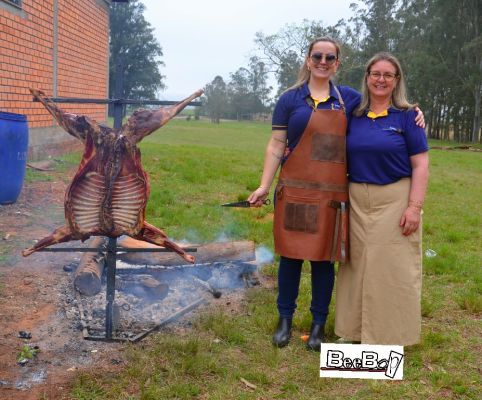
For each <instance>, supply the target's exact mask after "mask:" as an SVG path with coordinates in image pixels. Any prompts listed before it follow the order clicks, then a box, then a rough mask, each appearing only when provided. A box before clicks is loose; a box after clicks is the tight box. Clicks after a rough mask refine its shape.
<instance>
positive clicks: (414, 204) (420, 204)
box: [408, 200, 423, 210]
mask: <svg viewBox="0 0 482 400" xmlns="http://www.w3.org/2000/svg"><path fill="white" fill-rule="evenodd" d="M408 206H409V207H415V208H419V209H420V210H421V209H422V207H423V202H421V201H417V200H409V201H408Z"/></svg>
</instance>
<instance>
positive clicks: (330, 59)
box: [310, 53, 338, 65]
mask: <svg viewBox="0 0 482 400" xmlns="http://www.w3.org/2000/svg"><path fill="white" fill-rule="evenodd" d="M323 56H324V57H325V63H327V64H328V65H333V64H334V63H335V61H336V60H337V59H338V58H337V57H336V54H333V53H327V54H324V53H313V54H312V55H311V56H310V58H311V61H313V62H314V63H315V64H319V63H320V62H321V61H322V60H323Z"/></svg>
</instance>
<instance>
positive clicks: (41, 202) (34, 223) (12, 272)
mask: <svg viewBox="0 0 482 400" xmlns="http://www.w3.org/2000/svg"><path fill="white" fill-rule="evenodd" d="M72 175H73V170H71V171H69V172H67V173H60V172H49V173H48V176H49V177H51V178H53V180H50V181H36V182H32V183H25V185H24V187H23V189H22V193H21V195H20V197H19V199H18V200H17V202H16V203H15V204H11V205H3V206H2V205H0V399H2V400H8V399H15V400H33V399H35V400H37V399H42V400H47V399H49V400H51V399H67V398H69V393H70V391H71V388H72V385H73V383H74V381H75V378H76V376H78V374H79V372H81V371H82V370H90V369H91V368H92V366H95V368H96V370H101V371H104V372H109V373H112V372H115V371H116V370H117V369H119V368H122V367H123V365H125V364H124V360H123V356H122V354H123V352H122V350H123V345H122V344H120V343H104V342H95V341H88V340H84V339H83V336H82V331H81V325H80V321H79V319H78V318H72V317H71V315H69V313H72V310H73V308H75V306H74V304H72V298H73V296H72V293H73V290H74V289H73V283H72V281H73V276H72V273H71V272H66V271H64V266H66V265H68V264H69V263H72V262H73V261H78V260H79V258H80V257H79V253H76V254H71V253H34V254H32V255H31V256H29V257H27V258H24V257H22V256H21V250H22V249H24V248H27V247H30V246H31V245H32V244H33V243H34V240H38V239H41V238H43V237H45V236H47V235H49V234H51V232H52V231H53V230H54V229H55V228H57V227H59V226H61V225H63V224H64V214H63V199H64V193H65V189H66V187H67V185H68V182H69V181H70V178H71V177H72ZM77 243H79V242H72V244H73V245H74V246H75V245H77ZM262 285H263V286H265V285H266V286H269V284H268V283H267V282H264V283H263V284H262ZM67 292H68V293H67ZM244 302H245V299H244V294H243V293H242V292H241V293H233V294H227V295H223V298H222V300H221V301H215V306H216V308H218V309H219V307H222V308H224V309H225V310H226V311H227V312H233V313H236V312H239V309H240V308H242V307H243V303H244ZM213 304H214V303H213ZM211 306H212V305H210V303H209V302H208V303H207V304H205V305H204V306H202V307H201V309H200V310H202V309H208V308H210V307H211ZM169 329H184V328H183V327H182V324H181V326H178V327H173V328H171V325H170V326H169ZM20 331H25V332H28V333H30V334H31V338H30V339H22V338H20V337H19V332H20ZM25 345H31V346H38V348H39V350H40V351H39V353H38V354H37V355H36V356H35V357H33V358H32V359H30V360H29V361H28V363H26V364H25V365H23V366H22V365H20V364H19V363H18V362H17V357H18V355H19V354H20V352H21V350H22V347H23V346H25Z"/></svg>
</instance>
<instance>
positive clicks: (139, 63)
mask: <svg viewBox="0 0 482 400" xmlns="http://www.w3.org/2000/svg"><path fill="white" fill-rule="evenodd" d="M144 10H145V7H144V5H143V4H142V3H140V2H139V0H131V1H129V2H128V3H113V4H112V5H111V12H110V63H109V96H110V97H111V98H112V97H113V96H114V89H115V71H116V65H117V62H118V61H119V60H122V62H123V65H124V68H123V71H124V74H123V87H124V93H123V96H124V97H126V98H133V99H152V98H155V96H156V92H157V91H158V90H160V89H163V88H164V87H165V86H164V83H163V81H162V79H163V78H164V77H163V76H162V75H161V73H160V72H159V66H161V65H164V63H163V62H162V61H161V60H160V57H161V56H162V55H163V54H162V48H161V46H160V44H159V43H158V41H157V39H156V38H155V37H154V34H153V31H154V28H152V27H151V25H150V24H149V23H148V22H147V21H146V20H145V18H144V15H143V13H144Z"/></svg>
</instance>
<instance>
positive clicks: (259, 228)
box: [71, 120, 482, 400]
mask: <svg viewBox="0 0 482 400" xmlns="http://www.w3.org/2000/svg"><path fill="white" fill-rule="evenodd" d="M269 135H270V125H269V124H262V123H245V122H244V123H238V122H224V123H221V124H220V125H215V124H211V123H209V122H205V121H185V120H173V121H171V122H170V123H169V124H168V125H166V126H165V127H164V128H162V129H161V130H160V131H158V132H156V133H155V134H154V135H152V136H150V137H148V138H146V139H145V140H144V141H143V142H142V144H141V150H142V158H143V164H144V166H145V167H146V170H147V171H148V173H149V175H150V177H151V197H150V200H149V204H148V208H147V220H148V221H149V222H151V223H153V224H154V225H156V226H159V227H162V228H163V229H164V230H165V231H166V232H167V233H168V235H169V236H170V237H171V238H174V239H175V240H181V239H187V240H189V241H191V242H209V241H213V240H216V239H217V238H218V237H220V236H224V237H227V238H231V239H250V240H254V241H255V242H256V243H257V244H258V245H264V246H267V247H269V248H272V237H271V235H272V233H271V228H272V222H271V213H272V207H271V206H269V207H264V208H262V209H253V210H250V209H224V208H222V207H220V204H222V203H224V202H227V201H236V200H238V199H245V198H246V197H247V196H248V194H249V193H250V192H251V191H252V190H253V189H255V188H256V187H257V186H258V183H259V179H260V175H261V171H262V160H263V157H264V148H265V146H266V143H267V140H268V138H269ZM432 144H435V142H433V143H432ZM73 159H75V157H74V158H73ZM430 160H431V176H430V187H429V192H428V196H427V200H426V205H425V214H424V244H423V248H424V250H426V249H432V250H434V251H435V252H436V253H437V255H436V256H435V257H432V258H427V257H425V258H424V283H423V301H422V310H423V311H422V313H423V326H422V342H421V343H420V344H419V345H416V346H411V347H408V348H406V349H405V354H406V359H405V370H404V380H403V381H398V382H395V381H393V382H387V381H362V380H355V379H350V380H346V379H345V380H341V379H320V378H319V377H318V368H319V354H316V353H312V352H308V351H306V350H305V348H304V345H303V343H302V342H301V340H299V336H300V335H301V334H302V333H306V332H307V331H308V329H309V325H310V322H311V316H310V313H309V302H310V297H311V295H310V274H309V271H308V269H306V271H304V273H303V277H302V283H301V285H302V287H301V290H300V298H299V304H298V310H297V313H296V317H295V321H294V324H295V331H294V334H293V339H292V342H291V343H290V345H289V346H288V347H286V348H284V349H275V348H273V347H272V346H271V343H270V342H271V335H272V331H273V329H274V326H275V324H276V320H277V312H276V307H275V299H276V290H275V289H267V288H256V289H250V290H249V292H248V298H247V303H246V306H245V307H244V308H243V309H242V311H241V312H240V313H238V314H236V315H233V314H231V313H230V314H225V313H222V312H221V311H218V312H212V313H210V314H204V315H202V316H201V317H199V319H198V320H197V321H196V322H195V324H194V326H193V329H192V330H191V331H187V332H186V333H184V334H181V335H169V334H163V333H160V334H158V335H154V336H151V337H149V338H147V339H146V340H144V341H143V342H142V343H140V344H137V345H129V346H126V347H125V350H124V354H125V359H126V360H127V363H126V365H125V368H124V369H123V370H122V371H121V372H120V374H118V375H117V374H116V375H115V376H114V375H105V374H102V372H99V373H95V372H93V373H89V374H82V375H79V376H78V378H77V380H76V382H75V385H74V387H73V389H72V392H71V397H72V398H74V399H78V400H81V399H82V400H87V399H92V400H93V399H113V400H114V399H115V400H119V399H125V400H127V399H142V400H148V399H149V400H150V399H152V400H154V399H156V400H158V399H439V398H456V399H479V398H481V397H482V388H481V387H482V386H481V385H482V381H481V372H480V359H481V355H482V339H481V337H482V324H481V316H482V300H481V299H482V268H481V259H482V257H481V255H482V251H481V243H482V240H481V226H482V221H481V207H480V201H481V199H482V186H481V184H480V182H481V181H482V154H481V153H475V152H469V151H446V150H433V151H431V152H430ZM262 273H263V274H265V275H270V276H275V275H276V263H274V264H272V265H268V266H266V267H264V269H263V271H262ZM221 301H222V299H221ZM333 306H334V304H332V308H333ZM333 317H334V316H333V313H331V314H330V317H329V320H328V324H327V333H328V338H329V339H335V338H336V337H335V336H334V333H333ZM243 379H244V380H246V381H248V382H250V383H252V384H253V385H254V386H253V387H249V386H248V385H246V384H245V383H243Z"/></svg>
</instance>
